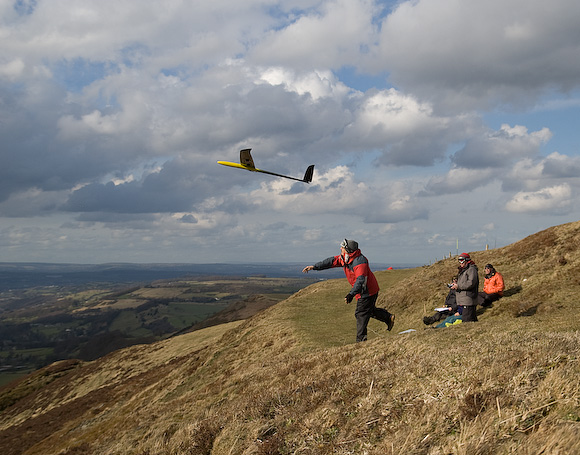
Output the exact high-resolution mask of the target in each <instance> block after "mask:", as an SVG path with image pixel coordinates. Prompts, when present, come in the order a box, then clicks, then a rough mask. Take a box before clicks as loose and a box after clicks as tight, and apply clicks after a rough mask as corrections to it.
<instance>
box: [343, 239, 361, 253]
mask: <svg viewBox="0 0 580 455" xmlns="http://www.w3.org/2000/svg"><path fill="white" fill-rule="evenodd" d="M340 246H341V247H342V248H344V249H345V250H346V252H347V253H353V252H355V251H356V250H358V243H357V242H355V241H354V240H347V239H344V240H343V241H342V242H341V243H340Z"/></svg>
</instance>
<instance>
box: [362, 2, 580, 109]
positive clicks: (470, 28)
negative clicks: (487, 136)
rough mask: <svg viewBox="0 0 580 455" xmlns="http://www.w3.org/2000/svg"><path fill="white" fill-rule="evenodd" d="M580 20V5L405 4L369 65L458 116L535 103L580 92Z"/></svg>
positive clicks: (386, 23) (386, 25) (389, 21)
mask: <svg viewBox="0 0 580 455" xmlns="http://www.w3.org/2000/svg"><path fill="white" fill-rule="evenodd" d="M498 11H501V14H498ZM578 14H580V4H578V3H577V2H575V1H574V0H559V1H558V2H556V3H552V4H551V6H550V8H545V4H544V3H543V2H539V1H538V2H530V1H527V0H517V1H514V2H510V5H509V7H507V8H506V4H505V3H504V2H501V1H500V0H491V1H487V2H478V1H477V0H469V1H464V2H460V3H458V2H456V1H454V0H442V1H438V2H429V1H415V2H401V3H399V4H398V6H397V8H396V9H395V10H394V11H393V13H392V14H389V15H387V16H386V17H385V18H384V20H383V21H382V24H381V32H380V39H379V45H378V46H377V48H376V55H375V56H374V58H373V59H372V61H370V62H369V65H370V66H371V67H372V68H374V69H375V70H376V71H380V70H384V69H385V68H388V70H389V71H390V74H391V79H392V80H393V81H394V82H395V84H397V85H398V86H399V87H402V88H404V89H405V90H411V91H413V92H415V93H418V94H420V95H421V97H423V98H427V99H431V100H437V102H438V104H439V105H440V106H441V107H443V106H445V107H446V108H447V109H453V110H455V111H457V110H465V109H470V108H477V107H479V108H488V107H490V106H493V105H495V104H496V103H510V104H514V105H521V104H528V103H530V102H532V103H533V102H534V100H535V99H536V97H537V96H539V95H541V94H542V93H545V92H546V91H548V90H551V89H552V88H553V87H557V88H559V89H560V90H563V91H568V90H570V88H571V87H575V86H577V83H578V82H577V81H578V79H577V74H578V71H579V70H580V58H579V57H580V44H579V43H580V32H579V31H578V27H577V25H576V21H575V19H574V17H576V16H577V15H578Z"/></svg>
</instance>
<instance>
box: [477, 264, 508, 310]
mask: <svg viewBox="0 0 580 455" xmlns="http://www.w3.org/2000/svg"><path fill="white" fill-rule="evenodd" d="M504 289H505V285H504V282H503V276H502V275H501V273H499V272H498V271H497V270H495V268H494V267H493V265H491V264H486V266H485V281H484V283H483V292H480V293H479V298H478V303H479V304H480V305H481V306H483V307H490V306H491V305H492V303H493V302H495V301H496V300H499V299H501V298H502V297H503V291H504Z"/></svg>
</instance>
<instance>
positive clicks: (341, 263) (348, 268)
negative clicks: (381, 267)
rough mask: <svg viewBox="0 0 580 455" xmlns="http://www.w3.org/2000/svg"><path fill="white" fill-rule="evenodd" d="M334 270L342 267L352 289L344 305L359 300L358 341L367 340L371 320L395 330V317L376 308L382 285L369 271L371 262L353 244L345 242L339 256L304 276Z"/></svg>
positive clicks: (305, 268)
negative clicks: (380, 322) (373, 319)
mask: <svg viewBox="0 0 580 455" xmlns="http://www.w3.org/2000/svg"><path fill="white" fill-rule="evenodd" d="M333 267H342V268H343V270H344V274H345V275H346V279H347V280H348V282H349V284H350V285H351V286H352V288H351V290H350V292H349V293H348V294H346V296H345V298H344V301H345V302H346V303H350V302H352V300H353V298H355V297H356V299H357V301H356V310H355V313H354V316H355V318H356V341H357V343H358V342H359V341H366V340H367V325H368V323H369V319H370V318H375V319H378V320H379V321H382V322H384V323H385V324H387V330H389V331H390V330H391V329H392V328H393V324H394V323H395V315H394V314H391V313H389V312H388V311H387V310H385V309H384V308H377V307H376V306H375V305H376V302H377V297H378V296H379V284H378V283H377V279H376V278H375V275H374V274H373V272H372V271H371V269H370V267H369V261H368V260H367V258H366V257H364V256H363V255H362V253H361V251H360V249H359V247H358V243H357V242H355V241H354V240H347V239H344V240H343V241H342V243H341V244H340V256H331V257H329V258H326V259H324V260H323V261H320V262H317V263H316V264H314V265H308V266H306V267H304V269H302V272H304V273H308V272H309V271H310V270H325V269H330V268H333Z"/></svg>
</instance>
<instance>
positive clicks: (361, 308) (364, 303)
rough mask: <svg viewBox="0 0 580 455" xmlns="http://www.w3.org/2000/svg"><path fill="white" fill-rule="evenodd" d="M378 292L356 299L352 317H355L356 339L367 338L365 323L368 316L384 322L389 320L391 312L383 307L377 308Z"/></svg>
mask: <svg viewBox="0 0 580 455" xmlns="http://www.w3.org/2000/svg"><path fill="white" fill-rule="evenodd" d="M378 296H379V294H378V293H377V294H374V295H371V296H369V297H361V298H360V299H358V300H357V301H356V310H355V312H354V317H355V318H356V341H357V343H358V342H359V341H366V340H367V325H368V323H369V319H370V318H375V319H378V320H379V321H381V322H384V323H385V324H386V323H387V322H388V321H390V318H391V313H389V312H388V311H387V310H385V309H384V308H377V307H376V306H375V304H376V303H377V297H378Z"/></svg>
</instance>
